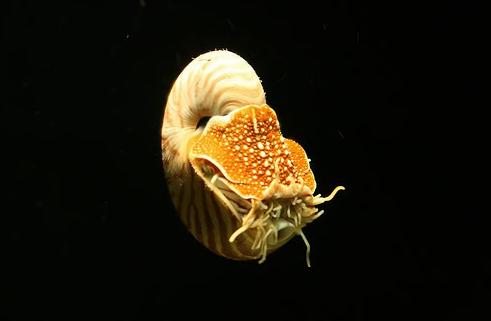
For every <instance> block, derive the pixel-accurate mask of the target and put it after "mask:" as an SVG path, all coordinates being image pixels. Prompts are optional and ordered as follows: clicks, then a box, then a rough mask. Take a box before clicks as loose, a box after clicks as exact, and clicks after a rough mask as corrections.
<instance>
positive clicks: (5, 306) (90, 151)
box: [0, 0, 491, 320]
mask: <svg viewBox="0 0 491 321" xmlns="http://www.w3.org/2000/svg"><path fill="white" fill-rule="evenodd" d="M4 9H5V11H4V12H5V13H4V18H5V19H4V41H3V43H4V45H5V46H3V47H4V50H5V52H6V54H7V60H6V62H7V64H6V65H7V66H6V71H7V87H6V92H5V94H6V99H5V100H4V102H5V105H4V109H3V111H2V113H3V116H2V119H1V123H2V127H3V128H2V131H4V134H3V135H2V136H3V138H4V139H5V142H4V143H3V148H2V159H3V161H6V165H5V166H4V170H5V171H6V173H5V175H4V177H5V179H3V182H4V184H3V185H4V187H6V191H5V192H4V193H3V197H2V198H5V200H6V201H5V202H3V203H4V209H5V210H2V214H1V229H2V238H4V237H5V239H6V241H5V242H3V244H6V245H7V247H6V249H5V250H3V251H2V254H1V257H2V259H1V265H2V267H7V269H6V270H4V272H2V277H1V279H0V281H1V283H0V287H1V288H0V289H1V297H0V299H1V300H0V305H1V311H0V316H3V318H4V319H7V320H52V319H54V318H62V319H64V320H78V319H84V320H147V319H159V320H170V319H174V320H182V319H189V318H193V319H194V318H199V319H200V320H211V319H212V318H213V319H229V320H246V319H270V320H271V319H273V318H274V319H280V320H308V319H316V320H368V319H370V320H372V319H373V320H379V319H382V318H390V319H392V320H406V319H407V320H414V319H421V318H427V317H428V318H432V319H433V320H481V319H483V320H484V319H489V318H490V317H491V315H490V312H489V309H487V306H488V305H489V302H490V301H489V300H490V291H489V287H490V285H491V284H490V283H491V282H490V281H491V280H490V270H491V259H490V255H489V247H488V246H487V242H489V232H488V231H489V225H488V224H487V221H486V220H485V216H486V214H489V212H487V213H486V212H485V210H484V208H483V205H484V201H485V197H486V196H487V191H486V184H485V183H486V180H485V176H484V172H483V169H484V168H485V165H486V164H487V163H486V162H485V160H484V153H485V151H486V149H487V148H488V147H489V143H487V140H486V138H485V132H486V130H485V126H486V119H487V118H486V117H485V116H484V112H483V109H484V108H485V107H488V106H486V104H485V103H484V101H483V100H482V98H481V97H480V95H481V94H482V93H483V90H484V88H483V87H484V85H483V81H482V79H483V78H484V77H485V75H484V71H483V65H484V60H485V57H484V47H485V45H486V43H487V42H488V38H489V37H488V36H485V35H484V34H485V32H484V21H485V20H484V17H483V15H482V12H481V11H483V7H482V6H480V5H477V4H475V3H473V2H465V3H459V2H456V1H449V2H445V3H444V4H436V3H433V4H431V5H430V4H421V5H420V4H417V3H415V2H408V3H406V4H402V3H401V2H399V1H392V2H389V3H374V2H372V1H369V2H366V3H365V2H358V1H348V2H343V1H330V2H325V3H323V4H320V3H318V4H317V3H307V2H305V1H302V2H300V3H299V2H292V3H289V4H287V3H285V2H284V3H278V4H269V3H268V4H267V3H261V2H254V1H252V2H251V1H244V2H241V3H240V2H238V1H235V2H232V1H230V2H227V3H220V4H219V3H215V2H199V3H188V2H179V1H149V0H145V1H143V0H141V1H140V2H139V1H106V2H103V3H100V2H96V3H89V2H86V3H84V2H82V1H60V2H52V1H51V2H44V1H34V0H32V1H13V2H11V3H8V4H6V5H4ZM223 48H227V49H229V50H231V51H234V52H236V53H238V54H239V55H241V56H242V57H244V58H245V59H246V60H247V61H249V63H250V64H251V65H252V66H253V67H254V68H255V70H256V72H257V73H258V75H259V76H260V77H261V79H262V80H263V86H264V88H265V90H266V92H267V99H268V103H269V104H270V105H271V106H273V108H275V109H276V111H277V113H278V116H279V119H280V123H281V125H282V130H283V134H284V135H285V136H286V137H290V138H293V139H295V140H297V141H299V142H300V143H301V144H302V145H303V146H304V148H305V149H306V150H307V152H308V154H309V157H310V158H311V159H312V167H313V169H314V173H315V174H316V178H317V182H318V191H319V192H320V193H322V194H324V195H325V194H328V193H329V192H330V190H331V189H332V188H334V187H335V186H336V185H338V184H343V185H345V186H346V187H347V190H346V191H345V192H341V193H339V194H338V196H337V197H336V198H335V200H334V201H333V202H331V203H329V204H326V205H324V206H323V207H322V208H324V209H325V210H326V214H325V215H324V216H323V217H321V218H320V219H319V220H317V221H316V222H315V223H314V224H312V225H310V226H308V227H307V228H306V229H305V233H306V235H307V237H308V238H309V240H310V243H311V245H312V253H311V260H312V265H313V267H312V268H310V269H308V268H307V267H306V266H305V260H304V255H305V252H304V245H303V243H302V241H301V239H300V238H296V239H294V240H292V241H291V242H289V243H288V244H287V245H285V246H284V247H283V248H282V249H280V250H279V251H278V252H276V253H274V254H272V255H271V256H269V258H268V260H267V261H266V262H265V263H264V264H262V265H258V264H257V263H255V262H235V261H230V260H226V259H224V258H221V257H218V256H215V255H214V254H212V253H210V252H208V251H207V250H206V249H205V248H203V247H202V246H200V245H199V244H198V243H197V242H196V241H194V239H192V237H191V236H190V235H189V234H188V233H187V232H186V230H185V228H184V226H183V225H182V224H181V223H180V221H179V220H178V218H177V215H176V213H175V212H174V209H173V207H172V205H171V203H170V199H169V196H168V194H167V189H166V186H165V182H164V177H163V171H162V166H161V151H160V127H161V122H162V116H163V106H164V104H165V100H166V95H167V93H168V91H169V89H170V86H171V85H172V82H173V80H174V79H175V78H176V77H177V75H178V74H179V73H180V71H181V70H182V68H183V67H184V66H185V65H186V64H187V63H188V62H189V61H190V60H191V59H192V58H193V57H196V56H198V55H199V54H201V53H204V52H206V51H209V50H213V49H223ZM486 58H487V57H486Z"/></svg>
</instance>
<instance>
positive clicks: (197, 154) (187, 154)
mask: <svg viewBox="0 0 491 321" xmlns="http://www.w3.org/2000/svg"><path fill="white" fill-rule="evenodd" d="M162 151H163V162H164V170H165V174H166V178H167V183H168V187H169V191H170V194H171V198H172V200H173V203H174V205H175V207H176V209H177V211H178V214H179V216H180V218H181V220H182V222H183V223H184V224H185V225H186V227H187V228H188V230H189V231H190V232H191V234H192V235H193V236H194V237H195V238H196V239H197V240H198V241H199V242H201V243H202V244H203V245H204V246H206V247H207V248H208V249H210V250H211V251H213V252H215V253H217V254H219V255H221V256H224V257H227V258H230V259H235V260H252V259H259V262H260V263H261V262H263V261H264V260H265V259H266V256H267V255H268V254H269V253H271V252H273V251H274V250H276V249H278V248H279V247H280V246H282V245H283V244H285V243H286V242H287V241H288V240H289V239H291V238H292V237H293V236H295V235H300V236H301V237H302V238H303V240H304V241H305V243H306V245H307V264H308V265H310V263H309V249H310V246H309V244H308V242H307V240H306V238H305V235H304V234H303V232H302V228H303V227H304V226H305V225H306V224H308V223H310V222H312V221H313V220H314V219H316V218H317V217H319V216H320V215H321V214H322V213H323V211H318V209H317V208H316V206H317V205H319V204H321V203H323V202H325V201H329V200H331V199H332V198H333V197H334V195H335V194H336V192H337V191H339V190H341V189H344V187H342V186H338V187H337V188H336V189H334V191H333V192H332V193H331V195H330V196H328V197H325V198H323V197H321V196H320V195H317V196H314V194H313V193H314V191H315V188H316V182H315V179H314V175H313V173H312V171H311V170H310V166H309V160H308V158H307V156H306V153H305V151H304V150H303V148H302V147H301V146H300V145H299V144H297V143H296V142H294V141H292V140H289V139H285V138H284V137H283V136H282V134H281V132H280V125H279V123H278V120H277V117H276V113H275V111H274V110H273V109H272V108H270V107H269V106H268V105H267V104H266V99H265V93H264V90H263V87H262V85H261V81H260V80H259V78H258V76H257V75H256V73H255V71H254V69H252V67H251V66H250V65H249V64H248V63H247V62H246V61H245V60H244V59H242V58H241V57H240V56H238V55H236V54H234V53H232V52H229V51H212V52H208V53H205V54H203V55H201V56H199V57H198V58H196V59H194V60H193V61H192V62H191V63H189V65H187V66H186V68H185V69H184V70H183V71H182V73H181V74H180V75H179V77H178V78H177V79H176V81H175V83H174V85H173V87H172V89H171V91H170V93H169V96H168V99H167V104H166V107H165V113H164V120H163V126H162Z"/></svg>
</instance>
